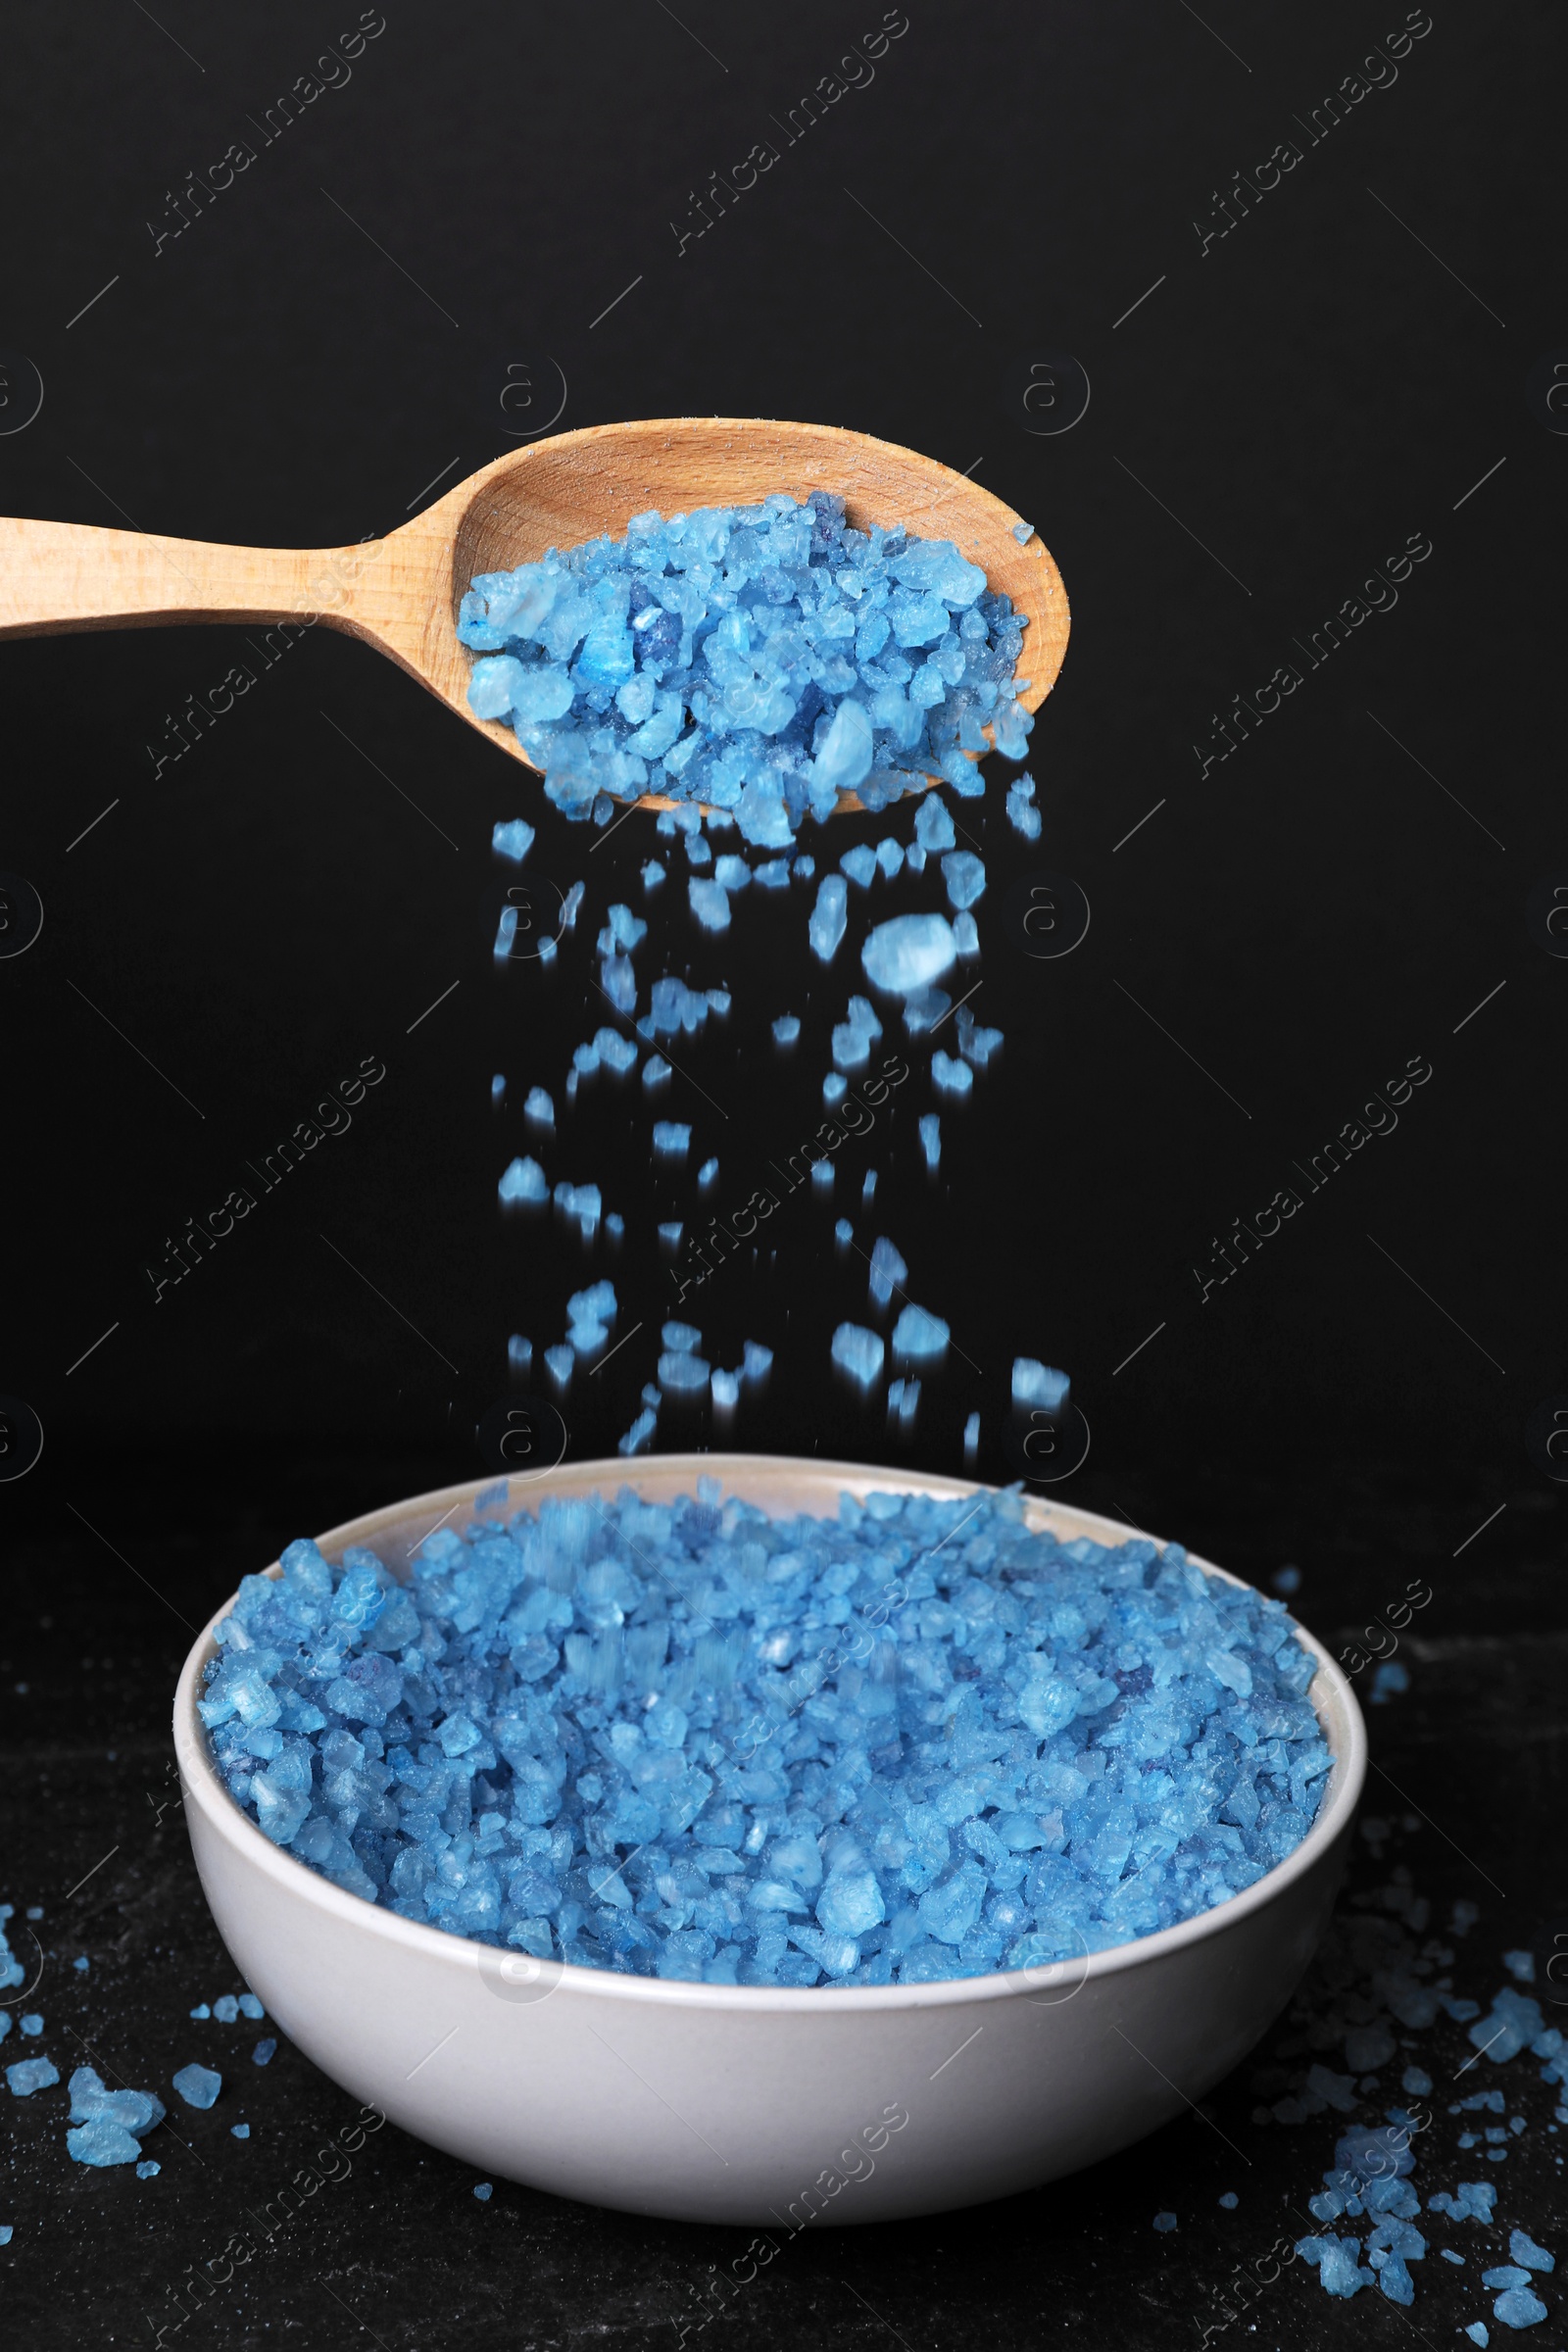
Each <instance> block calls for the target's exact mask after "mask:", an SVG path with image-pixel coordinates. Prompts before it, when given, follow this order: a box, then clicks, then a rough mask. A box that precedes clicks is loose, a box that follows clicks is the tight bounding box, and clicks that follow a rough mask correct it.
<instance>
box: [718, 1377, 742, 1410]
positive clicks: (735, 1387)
mask: <svg viewBox="0 0 1568 2352" xmlns="http://www.w3.org/2000/svg"><path fill="white" fill-rule="evenodd" d="M711 1387H712V1393H713V1402H714V1404H715V1405H717V1406H718V1408H719V1410H720V1411H721V1412H727V1411H730V1410H731V1409H733V1407H734V1405H735V1404H736V1403H737V1401H738V1400H739V1397H740V1393H741V1376H740V1374H739V1373H738V1372H715V1373H714V1374H713V1376H712V1381H711Z"/></svg>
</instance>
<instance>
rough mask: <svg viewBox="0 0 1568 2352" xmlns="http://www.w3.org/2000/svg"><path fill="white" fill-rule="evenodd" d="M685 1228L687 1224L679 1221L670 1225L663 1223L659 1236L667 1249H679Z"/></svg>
mask: <svg viewBox="0 0 1568 2352" xmlns="http://www.w3.org/2000/svg"><path fill="white" fill-rule="evenodd" d="M685 1230H686V1228H685V1226H684V1225H683V1224H680V1223H678V1222H677V1223H671V1224H668V1225H661V1226H660V1228H659V1238H660V1240H661V1241H662V1243H663V1245H664V1248H665V1249H666V1250H678V1249H679V1248H680V1237H681V1235H682V1234H683V1233H684V1232H685Z"/></svg>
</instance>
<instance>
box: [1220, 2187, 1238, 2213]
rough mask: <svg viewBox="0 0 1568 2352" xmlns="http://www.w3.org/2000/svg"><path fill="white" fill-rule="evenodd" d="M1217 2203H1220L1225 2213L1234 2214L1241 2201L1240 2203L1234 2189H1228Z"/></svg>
mask: <svg viewBox="0 0 1568 2352" xmlns="http://www.w3.org/2000/svg"><path fill="white" fill-rule="evenodd" d="M1219 2201H1220V2203H1221V2205H1223V2207H1224V2208H1225V2211H1226V2212H1227V2213H1234V2212H1235V2211H1236V2208H1237V2206H1238V2205H1239V2204H1240V2203H1241V2201H1242V2200H1241V2198H1240V2197H1239V2196H1238V2195H1237V2194H1236V2191H1235V2189H1234V2188H1228V2189H1227V2190H1226V2191H1225V2194H1224V2195H1223V2196H1222V2197H1221V2198H1220V2200H1219Z"/></svg>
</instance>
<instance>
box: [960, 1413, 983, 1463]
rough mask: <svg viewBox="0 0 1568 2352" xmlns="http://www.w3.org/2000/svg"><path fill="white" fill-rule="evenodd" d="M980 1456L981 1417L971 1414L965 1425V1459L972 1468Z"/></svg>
mask: <svg viewBox="0 0 1568 2352" xmlns="http://www.w3.org/2000/svg"><path fill="white" fill-rule="evenodd" d="M979 1455H980V1416H979V1414H978V1413H971V1414H970V1415H969V1418H968V1420H967V1421H966V1422H965V1423H964V1425H963V1458H964V1461H965V1463H966V1464H967V1465H969V1466H970V1467H971V1468H972V1467H973V1465H974V1463H975V1462H976V1461H977V1460H978V1459H979Z"/></svg>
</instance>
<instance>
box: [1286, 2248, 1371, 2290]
mask: <svg viewBox="0 0 1568 2352" xmlns="http://www.w3.org/2000/svg"><path fill="white" fill-rule="evenodd" d="M1296 2251H1297V2253H1298V2254H1299V2256H1300V2257H1301V2260H1302V2261H1303V2262H1306V2263H1310V2264H1311V2265H1312V2266H1313V2268H1314V2269H1315V2270H1316V2272H1317V2275H1318V2283H1319V2285H1320V2286H1321V2287H1322V2288H1323V2290H1324V2292H1325V2293H1326V2294H1330V2295H1338V2296H1341V2297H1343V2298H1347V2299H1348V2297H1349V2296H1351V2295H1353V2294H1356V2293H1358V2292H1359V2290H1360V2289H1361V2288H1362V2287H1363V2286H1371V2285H1373V2284H1374V2283H1375V2281H1376V2278H1377V2273H1376V2271H1373V2270H1369V2269H1368V2268H1367V2266H1366V2265H1365V2264H1364V2263H1363V2262H1362V2261H1361V2241H1360V2239H1359V2238H1358V2237H1299V2238H1298V2239H1297V2241H1296Z"/></svg>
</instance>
